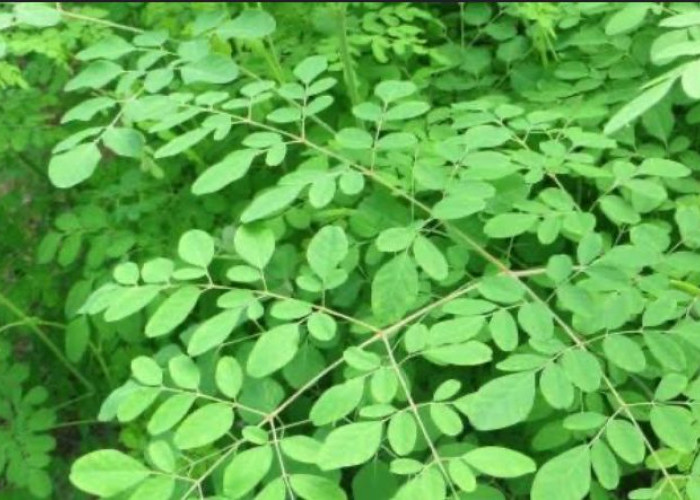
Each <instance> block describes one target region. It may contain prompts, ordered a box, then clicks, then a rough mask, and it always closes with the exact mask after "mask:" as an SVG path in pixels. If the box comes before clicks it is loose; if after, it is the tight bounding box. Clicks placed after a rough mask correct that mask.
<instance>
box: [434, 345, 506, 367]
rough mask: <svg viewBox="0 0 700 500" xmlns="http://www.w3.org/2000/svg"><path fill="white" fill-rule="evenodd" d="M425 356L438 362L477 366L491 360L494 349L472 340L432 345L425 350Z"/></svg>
mask: <svg viewBox="0 0 700 500" xmlns="http://www.w3.org/2000/svg"><path fill="white" fill-rule="evenodd" d="M423 356H424V357H425V358H426V359H428V360H429V361H432V362H433V363H437V364H447V365H456V366H477V365H483V364H484V363H488V362H489V361H491V359H492V358H493V351H492V350H491V348H490V347H489V346H487V345H486V344H484V343H483V342H479V341H476V340H470V341H469V342H465V343H463V344H448V345H441V346H438V347H431V348H429V349H426V350H425V351H423Z"/></svg>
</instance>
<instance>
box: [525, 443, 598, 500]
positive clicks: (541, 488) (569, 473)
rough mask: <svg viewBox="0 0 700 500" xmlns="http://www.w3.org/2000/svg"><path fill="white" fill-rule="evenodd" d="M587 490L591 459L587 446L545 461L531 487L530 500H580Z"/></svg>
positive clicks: (586, 493) (589, 483)
mask: <svg viewBox="0 0 700 500" xmlns="http://www.w3.org/2000/svg"><path fill="white" fill-rule="evenodd" d="M590 488H591V455H590V450H589V448H588V444H584V445H581V446H577V447H576V448H572V449H570V450H567V451H565V452H564V453H562V454H560V455H557V456H556V457H554V458H552V459H550V460H548V461H547V462H545V464H544V465H543V466H542V467H541V468H540V469H539V470H538V471H537V474H536V475H535V480H534V481H533V483H532V490H531V492H530V496H531V498H532V500H550V499H552V498H557V499H561V500H583V498H585V497H586V495H588V492H589V490H590Z"/></svg>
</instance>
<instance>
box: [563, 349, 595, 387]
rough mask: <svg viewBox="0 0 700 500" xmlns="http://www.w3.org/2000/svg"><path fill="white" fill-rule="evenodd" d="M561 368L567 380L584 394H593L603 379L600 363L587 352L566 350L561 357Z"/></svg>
mask: <svg viewBox="0 0 700 500" xmlns="http://www.w3.org/2000/svg"><path fill="white" fill-rule="evenodd" d="M561 366H562V368H563V369H564V373H566V376H567V377H568V378H569V380H570V381H571V382H572V383H573V384H574V385H575V386H576V387H578V388H579V389H581V390H582V391H584V392H594V391H596V390H598V387H600V381H601V378H602V377H603V373H602V370H601V368H600V363H598V360H597V359H596V358H595V356H593V355H592V354H591V353H589V352H588V351H584V350H582V349H568V350H566V351H565V352H564V354H563V355H562V357H561Z"/></svg>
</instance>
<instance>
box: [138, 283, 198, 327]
mask: <svg viewBox="0 0 700 500" xmlns="http://www.w3.org/2000/svg"><path fill="white" fill-rule="evenodd" d="M201 293H202V291H201V290H200V289H199V288H197V287H195V286H184V287H182V288H179V289H178V290H176V291H175V293H173V294H172V295H171V296H170V297H168V298H167V299H165V301H163V303H162V304H161V305H160V306H159V307H158V310H156V312H155V313H154V314H153V316H151V318H150V319H149V320H148V323H146V336H147V337H160V336H161V335H166V334H167V333H170V332H171V331H172V330H173V329H175V328H176V327H177V326H178V325H180V324H182V322H183V321H185V319H187V316H189V315H190V313H191V312H192V311H193V310H194V308H195V306H196V305H197V300H198V299H199V296H200V295H201Z"/></svg>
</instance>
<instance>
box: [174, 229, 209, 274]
mask: <svg viewBox="0 0 700 500" xmlns="http://www.w3.org/2000/svg"><path fill="white" fill-rule="evenodd" d="M177 253H178V255H180V258H181V259H182V260H184V261H185V262H187V263H188V264H192V265H193V266H198V267H207V266H208V265H209V264H210V263H211V261H212V259H213V258H214V240H213V239H212V237H211V236H209V235H208V234H207V233H205V232H204V231H201V230H199V229H192V230H190V231H187V232H186V233H185V234H183V235H182V236H181V237H180V241H179V243H178V246H177Z"/></svg>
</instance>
